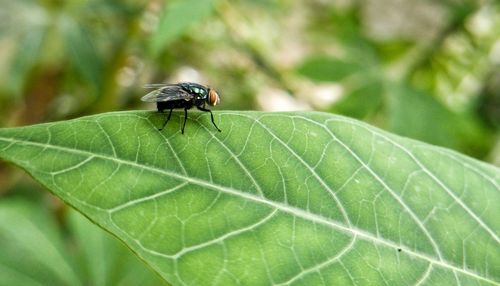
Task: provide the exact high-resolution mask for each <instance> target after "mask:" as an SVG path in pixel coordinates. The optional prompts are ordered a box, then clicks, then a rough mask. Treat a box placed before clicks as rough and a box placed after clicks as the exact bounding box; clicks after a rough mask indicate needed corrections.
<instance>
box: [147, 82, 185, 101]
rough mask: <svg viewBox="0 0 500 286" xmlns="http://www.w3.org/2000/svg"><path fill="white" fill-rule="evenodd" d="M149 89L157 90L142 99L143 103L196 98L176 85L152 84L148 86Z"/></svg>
mask: <svg viewBox="0 0 500 286" xmlns="http://www.w3.org/2000/svg"><path fill="white" fill-rule="evenodd" d="M145 87H147V88H157V87H160V88H158V89H155V90H153V91H152V92H150V93H148V94H146V95H145V96H143V97H142V98H141V100H142V101H148V102H163V101H172V100H179V99H185V100H190V99H192V98H193V97H194V96H193V95H192V94H190V93H189V92H187V91H185V90H184V89H183V88H182V87H180V86H178V85H175V84H152V85H146V86H145Z"/></svg>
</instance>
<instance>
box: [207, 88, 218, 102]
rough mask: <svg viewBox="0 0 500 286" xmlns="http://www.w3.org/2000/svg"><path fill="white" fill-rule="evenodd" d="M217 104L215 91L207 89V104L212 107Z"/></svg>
mask: <svg viewBox="0 0 500 286" xmlns="http://www.w3.org/2000/svg"><path fill="white" fill-rule="evenodd" d="M219 102H220V97H219V94H218V93H217V92H216V91H215V90H213V89H209V90H208V102H207V103H208V104H210V105H212V106H215V105H217V104H218V103H219Z"/></svg>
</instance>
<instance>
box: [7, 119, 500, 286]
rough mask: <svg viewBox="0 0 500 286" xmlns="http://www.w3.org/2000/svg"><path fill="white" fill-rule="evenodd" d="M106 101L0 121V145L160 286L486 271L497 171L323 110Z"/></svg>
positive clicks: (471, 276)
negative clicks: (100, 109) (110, 108)
mask: <svg viewBox="0 0 500 286" xmlns="http://www.w3.org/2000/svg"><path fill="white" fill-rule="evenodd" d="M181 117H182V113H176V114H175V115H174V116H173V119H172V121H171V122H169V125H168V126H167V128H166V130H164V132H158V131H157V129H156V127H157V126H159V125H160V124H161V123H162V122H163V120H164V117H163V116H161V115H159V114H157V113H153V112H118V113H108V114H101V115H96V116H91V117H83V118H80V119H76V120H72V121H66V122H56V123H49V124H43V125H37V126H32V127H25V128H13V129H0V156H1V157H2V158H4V159H5V160H8V161H11V162H14V163H15V164H17V165H19V166H20V167H22V168H24V169H25V170H26V171H27V172H29V173H30V174H31V175H32V176H33V177H34V178H36V179H37V180H38V181H39V182H41V183H42V184H43V185H45V186H46V187H47V188H49V189H50V190H51V191H52V192H53V193H54V194H56V195H57V196H59V197H60V198H62V199H63V200H64V201H66V202H67V203H69V204H70V205H72V206H73V207H75V208H76V209H78V210H79V211H80V212H82V213H84V214H85V215H86V216H88V217H89V218H90V219H91V220H93V221H95V222H96V223H97V224H99V225H100V226H101V227H103V228H105V229H107V230H108V231H110V232H111V233H113V234H114V235H116V236H117V237H119V238H120V239H121V240H123V241H124V242H125V243H126V244H127V245H128V246H129V247H130V248H131V249H132V250H133V251H134V252H136V253H137V254H138V255H139V256H140V257H141V258H142V259H144V260H145V261H147V262H148V263H149V264H150V265H151V266H152V267H153V268H154V269H155V270H156V271H157V272H158V273H160V274H161V275H162V276H163V277H164V278H165V279H166V280H168V281H169V282H171V283H172V284H174V285H180V284H190V285H194V284H221V285H228V284H229V285H230V284H237V283H241V284H246V285H251V284H255V285H262V284H305V285H318V284H326V285H332V284H334V285H349V284H351V285H367V284H389V285H408V284H416V283H419V282H420V283H423V284H429V285H450V284H462V285H471V284H472V285H493V284H496V283H498V282H499V281H500V247H499V242H500V240H499V238H498V235H499V232H500V224H499V221H498V217H499V209H500V208H499V207H498V202H499V201H500V192H499V184H500V171H499V170H498V168H495V167H493V166H489V165H486V164H483V163H480V162H478V161H475V160H473V159H470V158H468V157H465V156H462V155H459V154H457V153H455V152H452V151H449V150H446V149H442V148H437V147H432V146H430V145H427V144H424V143H420V142H416V141H412V140H409V139H405V138H401V137H398V136H394V135H391V134H388V133H386V132H383V131H381V130H379V129H376V128H373V127H371V126H369V125H366V124H364V123H361V122H358V121H355V120H351V119H347V118H343V117H339V116H334V115H330V114H324V113H314V112H313V113H272V114H270V113H259V112H220V113H217V116H216V121H217V122H218V123H219V126H220V128H221V129H222V130H223V132H222V133H218V132H216V131H215V130H214V128H213V126H212V125H211V122H210V120H209V116H208V115H207V114H200V113H196V112H192V113H190V120H189V122H188V125H187V127H186V134H185V135H180V130H179V127H180V123H181V121H180V120H179V118H181Z"/></svg>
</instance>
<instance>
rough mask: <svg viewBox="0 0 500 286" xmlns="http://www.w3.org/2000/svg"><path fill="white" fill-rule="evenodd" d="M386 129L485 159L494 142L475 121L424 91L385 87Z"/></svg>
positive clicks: (391, 86) (403, 87) (402, 87)
mask: <svg viewBox="0 0 500 286" xmlns="http://www.w3.org/2000/svg"><path fill="white" fill-rule="evenodd" d="M387 87H388V88H389V89H388V100H387V102H388V118H389V126H388V128H389V129H390V130H391V131H393V132H395V133H397V134H399V135H403V136H408V137H412V138H415V139H418V140H422V141H425V142H428V143H431V144H436V145H440V146H443V147H448V148H453V149H455V150H460V151H462V152H464V153H467V154H470V155H474V156H476V157H484V156H486V155H487V153H488V152H489V150H490V149H491V147H492V145H493V143H494V140H493V136H492V134H491V133H490V132H488V131H487V130H486V128H484V127H483V126H481V125H480V124H479V122H478V121H477V120H475V118H473V117H471V116H467V115H466V114H460V113H455V112H452V111H451V110H449V109H447V108H446V107H445V106H444V105H443V104H442V103H440V102H439V101H437V100H436V99H435V98H433V97H432V96H431V95H429V94H426V93H425V92H422V91H418V90H415V89H414V88H412V87H410V86H407V85H400V84H395V85H387Z"/></svg>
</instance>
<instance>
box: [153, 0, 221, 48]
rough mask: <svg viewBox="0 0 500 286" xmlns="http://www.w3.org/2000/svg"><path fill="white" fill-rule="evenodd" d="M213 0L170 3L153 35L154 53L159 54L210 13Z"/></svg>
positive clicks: (189, 0) (188, 0)
mask: <svg viewBox="0 0 500 286" xmlns="http://www.w3.org/2000/svg"><path fill="white" fill-rule="evenodd" d="M212 2H213V0H201V1H200V0H187V1H176V2H174V3H173V4H171V5H169V6H168V7H167V9H166V11H165V13H164V15H163V16H162V17H161V19H160V25H159V27H158V29H157V30H156V32H155V33H154V35H153V37H152V42H151V47H152V51H153V54H154V55H157V54H158V53H159V52H160V51H161V49H162V48H163V47H165V46H166V45H168V44H169V43H171V42H172V41H173V40H175V39H176V38H177V37H179V36H180V35H182V33H183V32H185V31H186V30H187V29H188V28H189V27H190V26H191V25H193V24H195V23H197V22H200V21H201V20H203V19H204V18H206V17H207V16H208V15H210V13H211V12H212V5H213V3H212ZM200 36H202V35H200Z"/></svg>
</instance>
